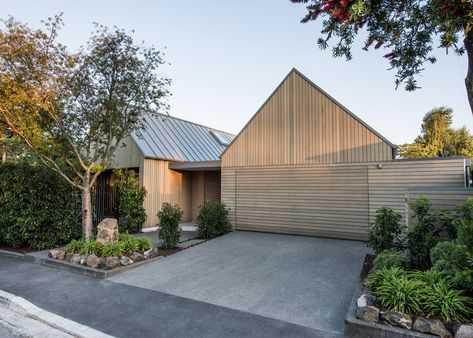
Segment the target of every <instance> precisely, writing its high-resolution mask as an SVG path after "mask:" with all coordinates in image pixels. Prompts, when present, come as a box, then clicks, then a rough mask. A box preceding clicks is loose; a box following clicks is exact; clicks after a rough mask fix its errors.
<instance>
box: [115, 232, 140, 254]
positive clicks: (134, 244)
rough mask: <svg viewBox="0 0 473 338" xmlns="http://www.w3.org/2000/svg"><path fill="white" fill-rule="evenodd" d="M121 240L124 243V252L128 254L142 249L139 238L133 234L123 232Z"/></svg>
mask: <svg viewBox="0 0 473 338" xmlns="http://www.w3.org/2000/svg"><path fill="white" fill-rule="evenodd" d="M119 242H120V243H121V245H122V248H123V252H124V253H126V254H132V253H133V252H138V251H140V245H139V243H138V239H136V238H135V237H133V236H130V235H126V234H123V235H122V236H120V237H119Z"/></svg>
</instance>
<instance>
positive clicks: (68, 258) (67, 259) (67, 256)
mask: <svg viewBox="0 0 473 338" xmlns="http://www.w3.org/2000/svg"><path fill="white" fill-rule="evenodd" d="M72 256H74V254H73V253H72V252H68V253H67V254H66V256H65V257H64V260H65V261H66V262H70V261H71V259H72Z"/></svg>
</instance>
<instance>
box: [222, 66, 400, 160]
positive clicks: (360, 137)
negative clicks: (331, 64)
mask: <svg viewBox="0 0 473 338" xmlns="http://www.w3.org/2000/svg"><path fill="white" fill-rule="evenodd" d="M391 159H392V148H391V146H390V145H389V144H388V143H387V142H385V141H384V140H383V139H382V138H381V137H380V136H378V135H377V134H376V133H374V132H373V131H371V130H370V129H368V128H367V127H366V126H365V125H364V124H362V123H361V122H360V121H359V120H357V119H356V118H355V117H353V116H352V115H351V114H350V113H348V112H347V111H346V110H345V109H344V108H343V107H341V106H340V105H339V104H337V103H336V102H335V101H334V100H333V99H331V98H330V97H328V96H327V95H326V94H324V93H323V92H322V91H320V90H319V89H318V88H317V87H315V86H314V85H313V84H311V83H310V82H308V80H306V79H305V78H304V77H302V76H301V75H300V74H299V73H297V72H295V71H293V72H291V73H290V74H289V76H288V77H287V78H286V80H285V81H283V83H282V84H281V85H280V87H278V89H277V90H276V91H275V92H274V93H273V95H272V96H271V97H270V98H269V99H268V101H267V102H266V103H265V104H264V105H263V106H262V107H261V108H260V110H259V111H258V112H257V113H256V114H255V116H254V117H253V119H252V120H251V121H250V122H249V123H248V125H247V126H246V127H245V128H244V129H243V131H242V132H241V133H240V135H239V136H237V138H236V139H235V140H234V142H233V143H232V144H231V145H230V146H229V148H227V150H226V151H225V152H224V154H223V155H222V167H235V166H238V167H242V166H268V165H281V166H282V165H301V164H321V163H347V162H363V161H383V160H391Z"/></svg>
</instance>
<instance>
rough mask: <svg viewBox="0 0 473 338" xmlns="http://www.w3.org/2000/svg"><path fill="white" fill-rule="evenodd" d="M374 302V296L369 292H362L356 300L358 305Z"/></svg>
mask: <svg viewBox="0 0 473 338" xmlns="http://www.w3.org/2000/svg"><path fill="white" fill-rule="evenodd" d="M374 303H376V297H375V296H373V295H370V294H363V295H361V296H360V297H359V298H358V300H357V301H356V304H357V305H358V307H365V306H370V305H374Z"/></svg>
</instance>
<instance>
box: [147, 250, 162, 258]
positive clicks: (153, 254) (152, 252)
mask: <svg viewBox="0 0 473 338" xmlns="http://www.w3.org/2000/svg"><path fill="white" fill-rule="evenodd" d="M158 256H159V253H158V250H148V251H146V252H145V257H146V259H150V258H154V257H158Z"/></svg>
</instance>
